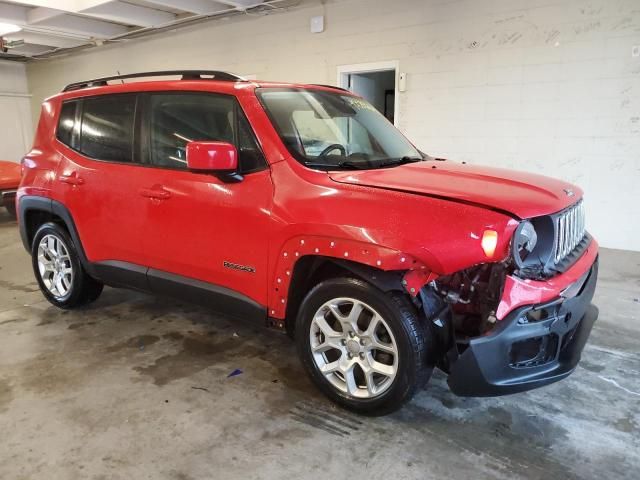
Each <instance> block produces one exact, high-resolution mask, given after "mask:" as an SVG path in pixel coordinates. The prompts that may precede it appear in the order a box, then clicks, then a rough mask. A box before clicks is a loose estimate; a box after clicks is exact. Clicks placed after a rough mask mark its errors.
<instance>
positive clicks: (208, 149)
mask: <svg viewBox="0 0 640 480" xmlns="http://www.w3.org/2000/svg"><path fill="white" fill-rule="evenodd" d="M187 167H188V168H189V170H196V171H206V172H221V173H233V172H236V171H237V170H238V151H237V150H236V147H234V146H233V145H231V144H230V143H226V142H189V143H187Z"/></svg>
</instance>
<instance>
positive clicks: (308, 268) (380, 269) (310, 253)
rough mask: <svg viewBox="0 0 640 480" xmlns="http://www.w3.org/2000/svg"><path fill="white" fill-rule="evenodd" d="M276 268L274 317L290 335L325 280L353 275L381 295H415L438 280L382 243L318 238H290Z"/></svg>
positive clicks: (272, 297)
mask: <svg viewBox="0 0 640 480" xmlns="http://www.w3.org/2000/svg"><path fill="white" fill-rule="evenodd" d="M275 264H276V265H275V270H274V275H273V276H272V279H271V282H270V291H269V317H270V318H271V319H272V324H274V325H278V324H280V326H281V327H284V328H286V330H287V332H288V333H292V329H293V328H294V325H295V317H296V315H297V312H298V309H299V307H300V304H301V303H302V300H303V299H304V297H305V295H306V294H307V292H308V291H309V290H310V289H311V288H312V287H313V286H314V285H316V284H317V283H319V282H321V281H322V280H324V279H326V278H329V277H333V276H338V275H340V274H345V275H352V276H355V277H357V278H360V279H362V280H365V281H367V282H369V283H371V284H373V285H374V286H376V287H377V288H379V289H380V290H382V291H392V290H397V291H402V292H403V293H406V294H409V295H412V296H415V295H417V293H418V291H419V288H420V287H421V286H422V285H424V284H425V283H427V282H428V281H430V279H432V278H435V276H434V274H433V271H432V270H431V269H430V268H429V267H428V266H427V265H425V264H424V263H423V262H421V261H420V260H418V259H416V258H414V257H413V256H411V255H409V254H406V253H403V252H399V251H397V250H394V249H391V248H387V247H383V246H380V245H375V244H370V243H364V242H360V241H354V240H348V239H337V238H329V237H319V236H306V235H304V236H296V237H294V238H291V239H289V240H288V241H287V242H285V243H284V245H283V246H282V248H281V249H280V251H279V253H278V258H277V259H276V262H275ZM282 323H284V324H282Z"/></svg>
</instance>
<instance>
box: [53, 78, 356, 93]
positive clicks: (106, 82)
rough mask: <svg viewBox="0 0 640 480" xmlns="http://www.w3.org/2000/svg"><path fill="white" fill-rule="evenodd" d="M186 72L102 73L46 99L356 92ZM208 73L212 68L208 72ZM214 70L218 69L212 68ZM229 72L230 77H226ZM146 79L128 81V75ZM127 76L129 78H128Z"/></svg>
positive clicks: (317, 85) (327, 87) (326, 86)
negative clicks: (259, 90)
mask: <svg viewBox="0 0 640 480" xmlns="http://www.w3.org/2000/svg"><path fill="white" fill-rule="evenodd" d="M185 72H192V71H180V72H150V73H140V74H130V75H119V76H114V77H103V78H98V79H93V80H87V81H82V82H76V83H72V84H70V85H67V86H66V87H65V88H64V89H63V91H62V92H61V93H59V94H57V95H53V96H52V97H50V98H49V99H47V100H51V99H53V98H58V97H59V98H61V99H62V100H67V99H71V98H81V97H87V96H94V95H106V94H117V93H135V92H153V91H203V92H215V93H222V94H231V95H236V96H240V95H246V94H253V92H254V91H255V89H256V88H263V87H264V88H300V89H314V90H326V91H333V92H342V93H344V94H349V95H353V94H352V93H351V92H349V91H348V90H344V89H342V88H339V87H334V86H331V85H320V84H307V83H289V82H274V81H262V80H246V79H244V78H241V77H236V76H233V75H231V74H226V73H225V72H221V73H222V74H223V75H225V77H224V78H223V79H217V78H216V77H213V78H198V77H199V75H200V73H203V72H196V73H195V74H185ZM207 73H209V72H207ZM210 73H215V72H210ZM169 75H181V76H182V79H180V80H167V79H163V80H149V79H148V77H154V76H165V77H166V76H169ZM226 75H229V77H226ZM133 78H135V79H138V78H140V79H143V78H144V80H134V81H129V79H133ZM125 80H128V81H126V82H125Z"/></svg>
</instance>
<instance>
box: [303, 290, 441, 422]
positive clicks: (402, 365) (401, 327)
mask: <svg viewBox="0 0 640 480" xmlns="http://www.w3.org/2000/svg"><path fill="white" fill-rule="evenodd" d="M296 342H297V345H298V350H299V353H300V356H301V358H302V361H303V363H304V365H305V367H306V368H307V370H308V372H309V373H310V375H311V377H312V379H313V380H314V382H315V383H316V385H317V386H318V387H319V388H320V390H322V391H323V392H324V393H325V394H326V395H327V396H329V397H330V398H331V399H333V400H334V401H336V402H337V403H339V404H341V405H343V406H345V407H347V408H349V409H352V410H354V411H357V412H359V413H364V414H369V415H382V414H386V413H389V412H391V411H393V410H396V409H398V408H399V407H401V406H402V405H403V404H404V403H405V402H407V401H408V400H410V399H411V397H412V396H413V394H414V393H415V392H416V390H417V388H418V387H420V386H422V385H424V384H425V383H426V381H427V380H428V379H429V377H430V375H431V371H432V366H431V365H429V364H428V363H427V361H426V359H427V352H426V338H425V331H424V329H423V328H422V325H421V323H420V322H419V320H418V317H417V314H416V311H415V308H414V307H413V305H412V304H411V302H409V301H408V299H407V298H406V296H404V295H402V294H399V293H384V292H382V291H380V290H378V289H377V288H375V287H374V286H372V285H370V284H368V283H366V282H364V281H362V280H359V279H353V278H335V279H331V280H327V281H325V282H322V283H320V284H319V285H317V286H316V287H315V288H313V289H312V290H311V291H310V292H309V293H308V294H307V296H306V298H305V299H304V301H303V303H302V306H301V308H300V313H299V315H298V319H297V325H296Z"/></svg>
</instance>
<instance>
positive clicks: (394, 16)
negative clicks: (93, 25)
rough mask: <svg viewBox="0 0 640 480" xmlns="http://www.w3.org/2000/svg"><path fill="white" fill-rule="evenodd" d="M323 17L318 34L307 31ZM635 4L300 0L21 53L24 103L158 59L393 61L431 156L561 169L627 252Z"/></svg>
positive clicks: (635, 242)
mask: <svg viewBox="0 0 640 480" xmlns="http://www.w3.org/2000/svg"><path fill="white" fill-rule="evenodd" d="M319 14H324V15H325V16H326V17H325V19H326V30H325V32H324V33H321V34H311V33H310V32H309V19H310V17H311V16H314V15H319ZM634 45H640V3H639V2H638V0H590V1H584V0H457V1H456V0H451V1H448V0H429V1H427V0H393V1H392V0H340V1H328V2H326V4H325V5H324V6H322V5H320V2H314V1H311V0H309V1H308V2H307V4H306V6H305V5H303V6H301V7H298V8H296V9H292V10H291V11H289V12H286V13H279V14H273V15H269V16H266V17H254V16H251V17H249V16H243V17H237V18H234V19H230V20H222V21H220V20H219V21H214V22H210V23H206V24H201V25H197V26H193V27H189V28H186V29H183V30H177V31H175V32H171V33H164V34H159V35H156V36H153V37H148V38H146V39H139V40H134V41H131V42H120V43H119V44H118V45H113V46H104V47H101V48H96V49H93V50H91V51H88V52H86V53H81V54H75V55H72V56H68V57H65V58H59V59H55V60H51V61H37V62H31V63H30V64H29V67H28V77H29V84H30V89H31V92H32V93H33V95H34V107H33V108H34V113H35V112H37V108H38V107H37V104H39V103H40V102H41V100H42V99H43V98H44V97H45V96H47V95H50V94H52V93H55V92H57V91H59V89H60V88H61V87H62V86H63V85H64V84H65V83H68V82H71V81H75V80H79V79H84V78H91V77H95V76H100V75H110V74H115V73H116V71H120V72H122V73H125V72H135V71H141V70H162V69H168V68H209V69H226V70H229V71H232V72H236V73H240V74H243V73H244V74H255V75H256V76H257V78H263V79H270V80H285V81H300V82H314V83H335V81H336V76H337V73H336V70H337V66H339V65H345V64H355V63H366V62H378V61H386V60H398V61H399V65H400V70H401V71H403V72H406V73H407V75H408V85H407V91H406V92H405V93H402V94H400V119H399V125H400V128H401V129H402V130H403V131H404V132H405V133H406V134H407V135H408V136H409V137H410V138H411V139H412V140H413V141H414V142H415V143H416V144H417V145H418V146H419V147H420V148H422V149H423V150H425V151H426V152H429V153H431V154H433V155H437V156H444V157H448V158H451V159H454V160H466V161H468V162H470V163H483V164H490V165H497V166H501V167H509V168H517V169H523V170H529V171H532V172H539V173H543V174H546V175H551V176H555V177H560V178H564V179H567V180H569V181H571V182H575V183H577V184H579V185H580V186H582V187H583V188H584V189H585V190H586V201H587V204H588V212H589V225H588V226H589V229H590V230H591V231H592V232H593V233H594V234H595V235H596V236H597V237H598V238H599V240H600V242H601V244H602V245H604V246H607V247H612V248H622V249H630V250H640V214H638V207H639V206H640V193H639V192H640V57H635V58H634V57H632V47H633V46H634Z"/></svg>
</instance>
